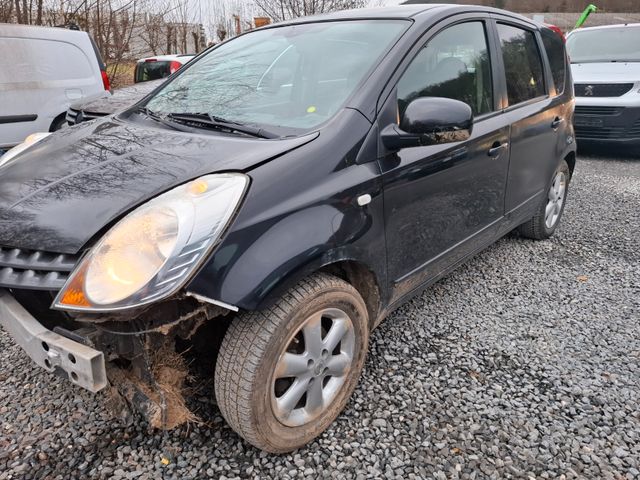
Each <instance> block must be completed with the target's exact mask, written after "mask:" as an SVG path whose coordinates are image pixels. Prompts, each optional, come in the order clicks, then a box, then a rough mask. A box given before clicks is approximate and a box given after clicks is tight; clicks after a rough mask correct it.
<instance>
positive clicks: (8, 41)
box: [0, 25, 104, 148]
mask: <svg viewBox="0 0 640 480" xmlns="http://www.w3.org/2000/svg"><path fill="white" fill-rule="evenodd" d="M0 51H2V58H1V59H0V63H1V65H0V148H2V147H10V146H12V145H15V144H18V143H20V142H22V140H24V138H25V137H26V136H28V135H29V134H31V133H34V132H48V131H50V130H51V128H52V126H53V124H54V121H56V120H57V119H58V118H59V117H60V116H61V115H62V117H63V118H64V114H65V112H66V111H67V109H68V107H69V105H70V104H71V103H72V102H77V101H79V100H83V99H85V98H97V97H98V96H100V95H103V94H104V87H103V82H102V77H101V74H100V70H99V65H98V64H97V62H96V57H95V54H94V52H93V48H92V47H91V43H90V39H89V36H88V35H87V33H86V32H75V31H70V30H64V29H60V28H40V27H30V26H23V25H8V26H2V27H0Z"/></svg>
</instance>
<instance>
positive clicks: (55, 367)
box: [0, 289, 107, 393]
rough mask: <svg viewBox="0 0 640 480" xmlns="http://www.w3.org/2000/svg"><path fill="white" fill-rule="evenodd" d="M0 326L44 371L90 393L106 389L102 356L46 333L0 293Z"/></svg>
mask: <svg viewBox="0 0 640 480" xmlns="http://www.w3.org/2000/svg"><path fill="white" fill-rule="evenodd" d="M0 325H2V326H3V327H4V329H5V330H6V331H7V332H8V333H9V335H11V337H13V339H14V340H15V342H16V343H17V344H18V345H20V346H21V347H22V348H23V349H24V351H25V352H27V354H28V355H29V356H30V357H31V359H32V360H33V361H34V362H36V363H37V364H38V365H40V366H41V367H42V368H44V369H45V370H47V371H49V372H57V373H61V372H63V373H65V374H66V375H67V377H68V378H69V380H70V381H71V382H72V383H74V384H76V385H79V386H81V387H83V388H86V389H87V390H89V391H91V392H94V393H95V392H99V391H100V390H102V389H104V388H105V387H106V386H107V373H106V369H105V361H104V355H103V353H102V352H100V351H98V350H96V349H94V348H91V347H89V346H87V345H83V344H82V343H79V342H76V341H74V340H71V339H70V338H67V337H64V336H62V335H59V334H57V333H55V332H52V331H51V330H48V329H47V328H45V327H44V326H43V325H42V324H41V323H40V322H38V321H37V320H36V319H35V318H33V316H31V314H30V313H29V312H27V310H25V309H24V308H23V307H22V305H20V304H19V303H18V302H17V301H16V300H15V299H14V298H13V296H11V294H10V293H9V292H7V291H6V290H2V289H0Z"/></svg>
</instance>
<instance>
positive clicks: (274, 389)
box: [215, 274, 369, 453]
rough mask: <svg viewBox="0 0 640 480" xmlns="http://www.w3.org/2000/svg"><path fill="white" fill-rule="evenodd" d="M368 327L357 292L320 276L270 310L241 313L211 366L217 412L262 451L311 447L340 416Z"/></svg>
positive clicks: (362, 355)
mask: <svg viewBox="0 0 640 480" xmlns="http://www.w3.org/2000/svg"><path fill="white" fill-rule="evenodd" d="M368 324H369V322H368V315H367V309H366V306H365V303H364V301H363V299H362V297H361V296H360V295H359V293H358V292H357V291H356V290H355V289H354V288H353V287H352V286H351V285H349V284H348V283H346V282H344V281H343V280H340V279H339V278H337V277H333V276H331V275H326V274H316V275H313V276H311V277H309V278H307V279H305V280H303V281H302V282H300V283H299V284H298V285H296V286H295V287H294V288H293V289H291V290H290V291H289V292H287V293H286V294H285V295H284V296H283V297H282V298H281V299H280V300H279V301H278V302H277V303H276V305H274V307H273V308H270V309H268V310H263V311H260V312H249V313H245V314H241V315H239V316H238V317H237V318H236V319H235V320H234V321H233V322H232V324H231V326H230V327H229V330H228V331H227V334H226V335H225V338H224V340H223V342H222V347H221V349H220V353H219V356H218V362H217V365H216V373H215V390H216V399H217V402H218V405H219V407H220V411H221V413H222V415H223V416H224V418H225V419H226V420H227V422H228V423H229V425H230V426H231V427H232V428H233V429H234V430H235V431H236V432H237V433H238V434H239V435H240V436H242V437H243V438H244V439H245V440H247V441H248V442H249V443H251V444H253V445H254V446H256V447H258V448H260V449H262V450H266V451H268V452H272V453H282V452H288V451H291V450H295V449H296V448H299V447H301V446H303V445H305V444H306V443H308V442H310V441H311V440H313V439H314V438H315V437H317V436H318V435H320V434H321V433H322V432H323V431H324V430H325V429H326V428H327V427H328V426H329V425H330V424H331V422H333V420H335V418H336V417H337V416H338V415H339V414H340V412H341V411H342V410H343V409H344V407H345V405H346V403H347V401H348V400H349V397H350V396H351V394H352V392H353V390H354V388H355V386H356V384H357V382H358V378H359V377H360V373H361V371H362V368H363V366H364V360H365V356H366V353H367V348H368V340H369V330H368Z"/></svg>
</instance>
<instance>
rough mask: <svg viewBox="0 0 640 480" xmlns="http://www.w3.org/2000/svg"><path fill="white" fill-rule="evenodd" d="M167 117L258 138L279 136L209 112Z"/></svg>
mask: <svg viewBox="0 0 640 480" xmlns="http://www.w3.org/2000/svg"><path fill="white" fill-rule="evenodd" d="M167 118H168V119H169V120H173V121H177V122H187V123H191V122H194V123H196V124H200V125H203V126H204V127H205V128H216V129H225V130H231V131H234V132H240V133H245V134H247V135H251V136H253V137H258V138H280V135H278V134H277V133H274V132H270V131H269V130H265V129H264V128H262V127H254V126H251V125H246V124H244V123H240V122H234V121H233V120H227V119H225V118H221V117H217V116H215V115H211V114H209V113H190V112H186V113H169V114H167Z"/></svg>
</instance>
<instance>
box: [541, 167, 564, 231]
mask: <svg viewBox="0 0 640 480" xmlns="http://www.w3.org/2000/svg"><path fill="white" fill-rule="evenodd" d="M566 188H567V177H566V176H565V174H564V172H557V173H556V176H555V177H554V179H553V183H552V184H551V188H549V194H548V199H547V206H546V208H545V211H544V223H545V226H546V227H547V228H549V229H551V228H553V227H554V226H555V224H556V223H557V222H558V218H560V213H561V212H562V205H563V204H564V194H565V191H566Z"/></svg>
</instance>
